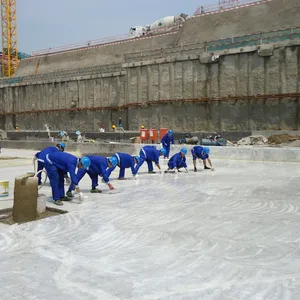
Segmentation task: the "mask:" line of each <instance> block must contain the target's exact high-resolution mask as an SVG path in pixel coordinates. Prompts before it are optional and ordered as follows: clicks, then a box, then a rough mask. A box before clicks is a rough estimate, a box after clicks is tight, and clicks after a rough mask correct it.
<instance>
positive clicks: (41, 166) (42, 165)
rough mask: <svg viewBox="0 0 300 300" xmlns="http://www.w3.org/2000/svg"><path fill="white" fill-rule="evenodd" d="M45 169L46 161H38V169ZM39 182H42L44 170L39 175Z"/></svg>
mask: <svg viewBox="0 0 300 300" xmlns="http://www.w3.org/2000/svg"><path fill="white" fill-rule="evenodd" d="M43 169H44V163H43V162H41V161H38V168H37V171H38V172H39V171H42V170H43ZM38 182H39V184H42V172H41V173H39V175H38Z"/></svg>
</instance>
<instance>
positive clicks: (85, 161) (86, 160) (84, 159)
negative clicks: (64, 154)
mask: <svg viewBox="0 0 300 300" xmlns="http://www.w3.org/2000/svg"><path fill="white" fill-rule="evenodd" d="M80 162H81V164H82V166H83V167H84V168H85V169H86V170H88V169H89V167H90V166H91V160H90V158H89V157H87V156H84V157H81V159H80Z"/></svg>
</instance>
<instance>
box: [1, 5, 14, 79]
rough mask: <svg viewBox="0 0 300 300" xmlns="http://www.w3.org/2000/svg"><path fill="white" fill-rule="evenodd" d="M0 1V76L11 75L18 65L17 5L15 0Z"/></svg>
mask: <svg viewBox="0 0 300 300" xmlns="http://www.w3.org/2000/svg"><path fill="white" fill-rule="evenodd" d="M0 1H1V24H2V76H3V77H12V76H13V75H14V72H15V70H16V69H17V67H18V64H19V59H18V36H17V5H16V0H0Z"/></svg>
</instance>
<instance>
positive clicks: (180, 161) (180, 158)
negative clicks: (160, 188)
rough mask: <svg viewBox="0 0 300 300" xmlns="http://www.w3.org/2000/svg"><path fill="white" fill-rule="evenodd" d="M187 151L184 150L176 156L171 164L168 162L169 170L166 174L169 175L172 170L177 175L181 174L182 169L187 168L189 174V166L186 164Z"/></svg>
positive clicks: (170, 161)
mask: <svg viewBox="0 0 300 300" xmlns="http://www.w3.org/2000/svg"><path fill="white" fill-rule="evenodd" d="M186 155H187V149H186V148H182V149H181V150H180V152H179V153H176V154H174V155H173V156H172V157H171V158H170V160H169V162H168V169H167V170H166V171H165V173H168V172H169V171H171V170H174V172H175V173H177V172H180V169H181V168H185V172H186V173H187V172H188V169H187V164H186V157H185V156H186Z"/></svg>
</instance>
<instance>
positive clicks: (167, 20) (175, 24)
mask: <svg viewBox="0 0 300 300" xmlns="http://www.w3.org/2000/svg"><path fill="white" fill-rule="evenodd" d="M187 17H188V15H186V14H180V15H178V16H169V17H164V18H162V19H159V20H157V21H155V22H154V23H152V24H151V25H146V26H135V27H131V28H130V30H129V35H130V36H131V37H141V36H145V35H153V34H159V33H162V32H166V31H171V30H176V29H179V28H180V27H181V26H182V25H183V23H184V22H185V20H186V18H187Z"/></svg>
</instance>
